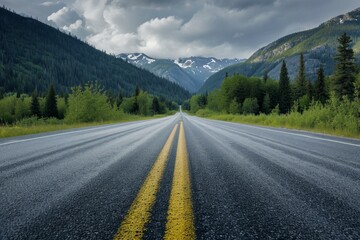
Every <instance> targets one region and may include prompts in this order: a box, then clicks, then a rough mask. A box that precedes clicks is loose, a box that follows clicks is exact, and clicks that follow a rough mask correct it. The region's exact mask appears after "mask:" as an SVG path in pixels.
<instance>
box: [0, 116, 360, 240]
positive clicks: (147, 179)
mask: <svg viewBox="0 0 360 240" xmlns="http://www.w3.org/2000/svg"><path fill="white" fill-rule="evenodd" d="M163 238H165V239H360V141H359V140H353V139H346V138H339V137H332V136H325V135H320V134H314V133H309V132H303V131H291V130H285V129H277V128H265V127H256V126H249V125H242V124H235V123H227V122H222V121H213V120H205V119H202V118H197V117H192V116H189V115H187V114H185V113H177V114H175V115H173V116H169V117H166V118H161V119H155V120H147V121H138V122H131V123H121V124H113V125H105V126H100V127H91V128H83V129H76V130H69V131H60V132H53V133H46V134H37V135H31V136H23V137H15V138H8V139H2V140H0V239H1V240H8V239H163Z"/></svg>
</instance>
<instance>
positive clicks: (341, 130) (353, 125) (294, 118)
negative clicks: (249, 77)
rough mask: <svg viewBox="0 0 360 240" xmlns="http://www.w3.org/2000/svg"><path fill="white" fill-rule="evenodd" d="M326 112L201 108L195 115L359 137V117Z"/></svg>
mask: <svg viewBox="0 0 360 240" xmlns="http://www.w3.org/2000/svg"><path fill="white" fill-rule="evenodd" d="M325 110H326V109H325ZM326 114H327V113H326ZM326 114H323V116H321V111H320V112H318V115H315V114H313V113H312V112H308V113H305V114H300V113H296V112H292V113H290V114H287V115H277V114H271V115H265V114H260V115H239V114H237V115H233V114H223V113H216V112H212V111H209V110H204V109H202V110H199V111H198V112H197V113H196V116H199V117H204V118H208V119H213V120H221V121H227V122H236V123H243V124H250V125H259V126H269V127H278V128H287V129H296V130H306V131H310V132H316V133H322V134H329V135H334V136H341V137H351V138H357V139H360V129H359V124H360V123H359V121H360V120H359V119H356V118H355V119H351V118H348V119H346V120H344V119H338V118H337V117H335V118H334V119H329V118H327V116H326ZM324 116H325V117H324Z"/></svg>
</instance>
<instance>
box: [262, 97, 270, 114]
mask: <svg viewBox="0 0 360 240" xmlns="http://www.w3.org/2000/svg"><path fill="white" fill-rule="evenodd" d="M270 103H271V100H270V95H269V93H266V94H265V96H264V100H263V105H262V112H263V113H265V114H269V113H270V112H271V106H270Z"/></svg>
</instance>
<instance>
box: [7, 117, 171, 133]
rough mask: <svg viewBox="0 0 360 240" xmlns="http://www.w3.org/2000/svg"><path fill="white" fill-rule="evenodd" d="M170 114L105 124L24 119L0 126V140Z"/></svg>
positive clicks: (137, 119) (133, 118)
mask: <svg viewBox="0 0 360 240" xmlns="http://www.w3.org/2000/svg"><path fill="white" fill-rule="evenodd" d="M168 115H169V114H164V115H163V114H161V115H155V116H151V117H144V116H137V115H128V114H126V115H125V114H124V116H123V117H122V118H121V119H119V120H111V121H104V122H89V123H66V122H65V121H63V120H57V119H48V120H43V119H39V120H34V118H29V119H24V120H22V121H20V122H18V123H16V124H14V125H6V126H1V125H0V138H7V137H15V136H22V135H28V134H36V133H44V132H52V131H59V130H66V129H75V128H82V127H91V126H100V125H105V124H114V123H121V122H131V121H139V120H149V119H155V118H161V117H165V116H168Z"/></svg>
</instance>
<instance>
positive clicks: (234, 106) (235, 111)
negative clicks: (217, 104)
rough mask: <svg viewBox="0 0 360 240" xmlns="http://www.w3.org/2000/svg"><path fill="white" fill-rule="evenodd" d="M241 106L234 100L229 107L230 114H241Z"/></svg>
mask: <svg viewBox="0 0 360 240" xmlns="http://www.w3.org/2000/svg"><path fill="white" fill-rule="evenodd" d="M240 110H241V105H240V104H239V103H238V102H237V100H236V98H234V99H233V100H232V101H231V103H230V106H229V112H230V113H231V114H238V113H240Z"/></svg>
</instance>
